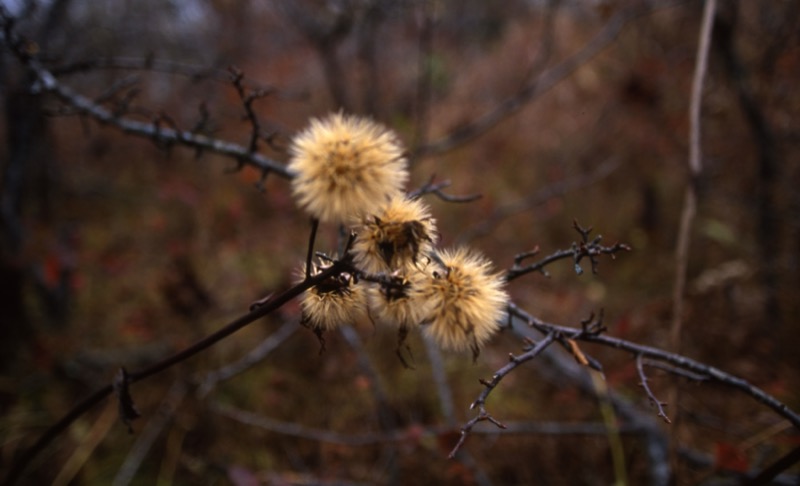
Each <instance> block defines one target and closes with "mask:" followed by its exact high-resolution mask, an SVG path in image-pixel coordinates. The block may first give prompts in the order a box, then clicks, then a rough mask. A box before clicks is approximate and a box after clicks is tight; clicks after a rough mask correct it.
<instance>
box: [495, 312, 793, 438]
mask: <svg viewBox="0 0 800 486" xmlns="http://www.w3.org/2000/svg"><path fill="white" fill-rule="evenodd" d="M508 312H509V314H511V315H513V316H516V317H518V318H520V319H522V320H523V321H525V322H527V323H528V325H529V326H531V327H533V328H535V329H536V330H538V331H539V332H541V333H543V334H545V335H551V334H554V333H555V334H560V335H562V336H564V337H568V338H571V339H575V340H576V341H586V342H591V343H596V344H599V345H602V346H606V347H610V348H614V349H619V350H621V351H626V352H628V353H630V354H632V355H634V356H637V355H642V357H643V358H650V359H653V360H658V361H663V362H666V363H668V364H671V365H673V366H676V367H678V368H682V369H685V370H687V371H689V372H692V373H694V374H696V375H699V376H704V377H707V378H708V380H709V381H713V382H717V383H719V384H722V385H725V386H727V387H730V388H733V389H736V390H739V391H740V392H743V393H744V394H746V395H749V396H750V397H752V398H754V399H755V400H757V401H758V402H760V403H762V404H763V405H765V406H767V407H769V408H770V409H772V410H773V411H774V412H775V413H777V414H778V415H780V416H781V417H783V418H785V419H786V420H788V421H789V422H791V423H792V425H794V426H795V427H796V428H798V429H800V414H798V413H797V412H796V411H794V410H792V409H791V408H789V406H787V405H786V404H785V403H783V402H781V401H780V400H778V399H777V398H775V397H774V396H772V395H770V394H769V393H767V392H765V391H764V390H762V389H761V388H759V387H757V386H755V385H753V384H751V383H750V382H748V381H747V380H745V379H743V378H740V377H738V376H734V375H731V374H730V373H726V372H725V371H722V370H720V369H719V368H716V367H714V366H710V365H707V364H704V363H700V362H699V361H696V360H693V359H691V358H688V357H686V356H682V355H680V354H676V353H671V352H669V351H664V350H663V349H659V348H654V347H652V346H645V345H642V344H636V343H633V342H630V341H626V340H624V339H619V338H614V337H610V336H607V335H604V334H594V333H585V332H583V330H581V329H576V328H571V327H565V326H559V325H557V324H551V323H548V322H545V321H543V320H541V319H539V318H537V317H534V316H532V315H530V314H528V313H527V312H525V311H524V310H522V309H520V308H519V307H518V306H517V305H516V304H514V303H509V305H508Z"/></svg>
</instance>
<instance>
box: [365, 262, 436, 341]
mask: <svg viewBox="0 0 800 486" xmlns="http://www.w3.org/2000/svg"><path fill="white" fill-rule="evenodd" d="M428 280H430V276H428V275H427V274H425V273H424V272H422V271H419V270H417V271H412V272H410V273H409V274H408V276H407V277H406V276H395V277H393V278H392V279H391V282H389V283H387V284H376V285H373V286H371V287H370V288H369V291H368V299H369V309H370V314H371V315H372V317H373V318H374V319H375V320H376V321H377V322H379V323H385V324H389V325H393V326H397V327H399V328H400V329H413V328H414V327H416V326H418V325H419V324H420V322H422V320H423V319H425V317H426V316H427V315H428V314H430V312H431V310H432V309H431V308H430V304H429V301H428V299H426V298H425V294H424V293H423V290H424V289H425V288H426V285H427V281H428Z"/></svg>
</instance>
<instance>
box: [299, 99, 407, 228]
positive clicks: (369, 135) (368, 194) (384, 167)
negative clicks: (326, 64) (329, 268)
mask: <svg viewBox="0 0 800 486" xmlns="http://www.w3.org/2000/svg"><path fill="white" fill-rule="evenodd" d="M290 152H291V156H292V157H291V160H290V161H289V165H288V168H289V170H290V171H291V172H292V173H293V174H294V178H293V179H292V192H293V193H294V196H295V198H297V201H298V204H299V205H300V206H301V207H302V208H303V209H304V210H306V211H308V212H309V213H310V214H311V215H312V216H313V217H315V218H317V219H319V220H320V221H323V222H332V223H345V222H349V221H350V220H351V218H352V217H354V216H360V215H363V214H368V213H374V212H376V211H377V210H378V209H379V208H380V207H381V206H382V205H383V204H385V203H386V201H388V200H389V199H390V198H391V197H394V196H397V195H399V194H401V193H402V189H403V185H404V184H405V182H406V180H407V179H408V172H407V169H406V159H405V157H404V155H403V147H402V145H401V144H400V141H399V140H398V139H397V137H396V135H395V134H394V132H392V131H390V130H388V129H387V128H385V127H383V126H382V125H379V124H377V123H375V122H373V121H371V120H369V119H366V118H359V117H357V116H348V115H344V114H342V113H335V114H332V115H329V116H327V117H326V118H323V119H312V120H311V125H310V126H309V127H308V128H306V129H305V130H304V131H302V132H301V133H300V134H298V135H297V136H296V137H295V138H294V140H292V145H291V148H290Z"/></svg>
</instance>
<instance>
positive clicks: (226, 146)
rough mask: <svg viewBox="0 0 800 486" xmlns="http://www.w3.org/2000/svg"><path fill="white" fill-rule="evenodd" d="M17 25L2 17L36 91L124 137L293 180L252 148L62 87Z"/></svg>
mask: <svg viewBox="0 0 800 486" xmlns="http://www.w3.org/2000/svg"><path fill="white" fill-rule="evenodd" d="M13 24H14V22H13V19H12V18H10V17H9V16H8V15H6V14H5V13H3V15H1V16H0V27H1V28H2V30H3V33H4V35H5V43H6V44H7V45H8V47H9V48H11V50H12V52H13V53H14V55H15V56H16V57H17V58H18V59H19V60H20V62H22V63H23V64H24V65H25V66H27V67H28V68H29V69H30V71H31V72H32V73H33V74H34V75H35V76H36V79H37V83H36V84H35V86H34V88H35V89H38V90H40V91H42V92H47V93H52V94H53V95H55V96H56V97H57V98H58V99H60V100H61V101H62V102H63V103H65V104H66V105H67V106H69V107H70V108H72V109H73V110H75V111H76V112H78V113H80V114H84V115H86V116H89V117H90V118H92V119H94V120H95V121H97V122H99V123H101V124H103V125H109V126H112V127H115V128H117V129H119V130H121V131H122V132H124V133H127V134H130V135H136V136H139V137H144V138H148V139H150V140H152V141H153V142H155V143H156V144H158V145H160V146H171V145H182V146H185V147H191V148H195V149H198V150H206V151H209V152H213V153H216V154H219V155H223V156H226V157H230V158H233V159H235V160H237V161H238V162H239V163H242V164H248V165H251V166H253V167H255V168H257V169H259V170H261V171H271V172H274V173H276V174H278V175H280V176H283V177H285V178H291V177H292V174H291V173H290V172H289V171H288V169H286V167H285V166H284V165H283V164H281V163H279V162H276V161H274V160H272V159H269V158H267V157H264V156H263V155H260V154H258V153H255V152H253V151H252V150H251V149H250V147H243V146H241V145H238V144H234V143H231V142H226V141H223V140H219V139H215V138H211V137H208V136H206V135H202V134H199V133H194V132H191V131H186V130H179V129H177V128H176V127H174V126H173V127H169V128H165V127H162V126H160V124H158V123H155V122H149V123H145V122H141V121H138V120H133V119H130V118H126V117H123V116H122V115H121V114H119V113H115V112H113V111H109V110H108V109H107V108H104V107H103V106H101V105H99V104H98V103H97V102H95V101H92V100H91V99H89V98H87V97H85V96H82V95H80V94H78V93H76V92H75V91H73V90H72V89H71V88H69V87H68V86H66V85H64V84H63V83H61V82H60V81H59V80H58V78H57V77H56V76H55V75H53V73H52V72H50V71H49V70H47V69H45V68H44V67H43V66H42V64H41V63H40V62H39V61H38V60H37V59H36V58H35V57H34V56H32V55H31V53H30V51H31V47H30V43H29V42H28V41H27V40H25V39H24V38H22V37H21V36H19V35H17V33H16V32H15V31H14V29H13Z"/></svg>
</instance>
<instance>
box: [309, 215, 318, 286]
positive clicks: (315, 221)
mask: <svg viewBox="0 0 800 486" xmlns="http://www.w3.org/2000/svg"><path fill="white" fill-rule="evenodd" d="M318 228H319V220H318V219H317V218H311V234H310V235H309V236H308V253H307V254H306V280H308V279H309V278H310V277H311V260H313V259H314V243H316V240H317V229H318Z"/></svg>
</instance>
